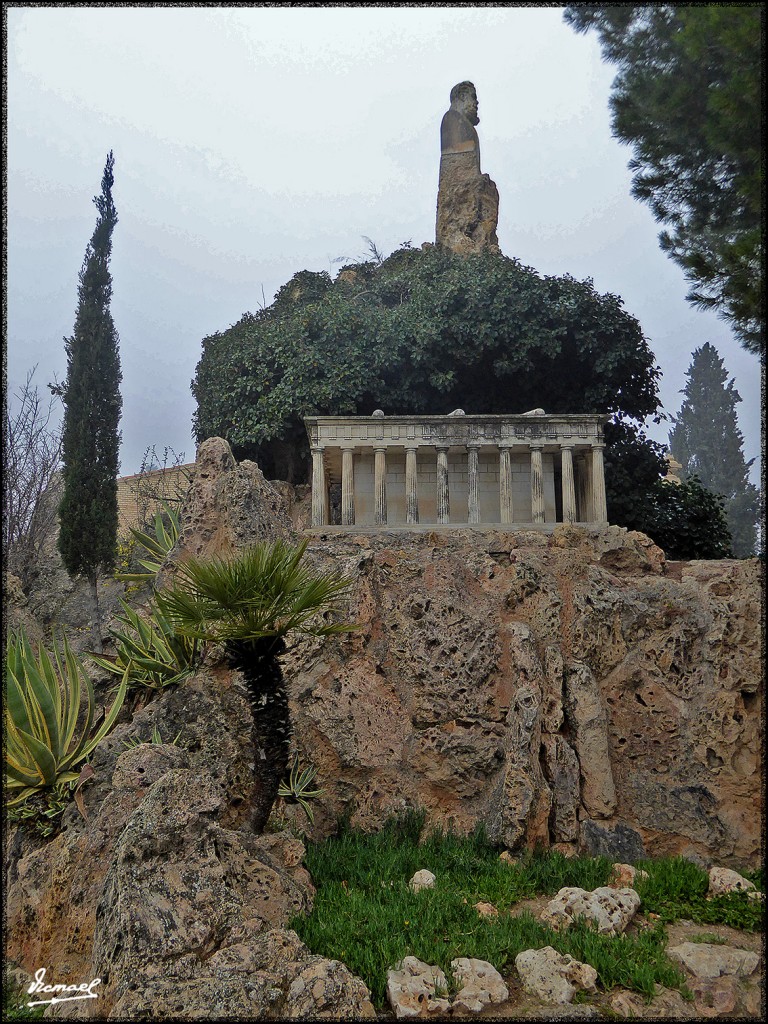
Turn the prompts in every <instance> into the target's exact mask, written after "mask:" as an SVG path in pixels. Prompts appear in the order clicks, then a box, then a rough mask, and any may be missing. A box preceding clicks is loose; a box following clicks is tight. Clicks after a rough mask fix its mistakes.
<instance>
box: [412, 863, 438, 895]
mask: <svg viewBox="0 0 768 1024" xmlns="http://www.w3.org/2000/svg"><path fill="white" fill-rule="evenodd" d="M408 887H409V888H410V889H411V891H412V892H421V890H422V889H434V887H435V876H434V875H433V874H432V872H431V871H427V870H426V868H424V869H422V870H421V871H417V872H416V873H415V874H414V876H413V878H412V879H411V880H410V882H409V883H408Z"/></svg>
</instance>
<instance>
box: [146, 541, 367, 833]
mask: <svg viewBox="0 0 768 1024" xmlns="http://www.w3.org/2000/svg"><path fill="white" fill-rule="evenodd" d="M306 547H307V542H306V541H303V542H302V543H300V544H298V545H294V544H288V543H286V542H285V541H281V540H278V541H275V542H274V543H262V544H257V545H254V546H253V547H251V548H248V549H246V550H244V551H242V552H240V553H238V554H236V555H232V556H231V557H227V558H214V559H211V560H210V561H201V560H200V559H196V558H189V559H187V560H185V561H181V562H179V563H178V564H177V566H176V570H177V573H176V579H175V582H174V584H173V585H171V586H169V587H168V588H166V589H165V590H163V591H160V592H159V593H158V594H157V595H156V598H155V599H156V602H157V606H158V608H159V609H160V611H161V613H162V614H163V616H164V617H165V618H166V619H167V621H168V622H169V623H170V624H171V625H172V627H173V628H174V630H175V631H176V632H177V633H179V634H181V635H183V636H188V637H190V638H193V639H197V640H201V641H209V642H215V643H222V644H223V645H224V649H225V651H226V654H227V657H228V658H229V661H230V664H231V665H232V667H234V668H237V669H239V670H240V671H241V672H242V674H243V677H244V679H245V682H246V686H247V689H248V696H249V700H250V703H251V709H252V712H253V718H254V730H255V745H256V750H257V758H258V762H259V768H260V769H261V770H260V771H259V772H257V780H256V791H255V793H254V823H253V824H254V829H255V830H256V831H257V832H261V831H263V829H264V827H265V825H266V823H267V819H268V818H269V814H270V811H271V810H272V805H273V804H274V802H275V798H276V796H277V791H278V787H279V785H280V781H281V779H282V778H283V777H284V775H285V773H286V768H287V765H288V748H289V741H290V736H291V720H290V710H289V707H288V694H287V691H286V688H285V681H284V679H283V672H282V667H281V664H280V656H281V655H282V654H283V653H284V652H285V650H286V637H287V636H288V635H289V634H293V633H303V634H308V635H310V636H330V635H332V634H335V633H342V632H347V631H349V630H351V629H354V628H355V627H354V626H353V625H351V624H350V623H348V622H344V621H339V620H338V619H337V618H335V615H336V613H338V612H339V607H338V604H337V602H338V600H339V599H340V598H342V597H343V596H344V595H345V594H347V593H348V591H349V588H350V586H351V583H352V581H351V580H350V579H349V578H347V577H345V576H342V575H340V574H338V573H334V572H329V573H320V572H317V571H316V570H314V569H312V568H311V567H310V566H307V565H302V564H301V561H302V558H303V557H304V552H305V551H306Z"/></svg>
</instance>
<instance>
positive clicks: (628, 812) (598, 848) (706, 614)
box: [285, 526, 762, 867]
mask: <svg viewBox="0 0 768 1024" xmlns="http://www.w3.org/2000/svg"><path fill="white" fill-rule="evenodd" d="M309 557H311V558H313V559H314V560H315V561H316V563H317V565H318V566H320V567H330V566H331V565H333V566H334V567H336V568H341V569H343V570H345V571H347V572H348V573H350V574H351V575H352V576H353V577H354V578H355V587H354V593H353V596H352V600H351V604H350V614H351V617H352V618H353V619H354V620H356V621H357V622H358V623H359V624H360V627H361V628H360V630H359V632H357V633H355V634H352V635H350V636H348V637H346V638H343V639H334V640H332V641H328V642H325V643H322V644H321V643H320V642H317V641H302V642H301V643H299V644H297V645H296V646H295V647H294V648H293V650H292V652H290V653H289V654H288V655H287V657H286V659H285V665H286V673H287V677H288V678H289V680H290V683H291V692H292V695H293V700H292V714H293V718H294V723H295V732H296V741H297V744H298V746H299V747H300V748H301V749H302V751H303V755H302V756H303V757H304V758H305V759H306V760H308V761H310V762H312V763H314V764H316V765H317V767H318V769H319V776H318V778H319V781H320V784H322V785H323V786H324V787H325V790H326V795H325V797H324V806H323V807H322V808H321V813H320V814H319V815H318V827H319V831H322V830H323V828H324V827H325V828H326V829H329V828H330V827H331V824H332V822H334V821H335V818H336V815H337V814H338V813H341V812H342V811H344V810H346V809H347V808H352V809H354V820H355V821H356V822H358V823H360V824H362V825H364V826H366V827H372V828H375V827H376V826H377V825H378V824H380V823H381V821H382V820H383V819H384V818H385V817H386V816H387V815H388V814H391V813H392V812H394V811H397V810H398V809H399V808H401V807H403V806H404V805H419V806H422V807H425V808H426V809H427V810H428V812H429V813H430V815H431V816H432V817H433V818H434V819H435V820H436V821H440V822H442V823H446V822H447V821H449V820H451V821H453V823H454V825H455V826H456V827H459V828H465V829H471V828H472V827H473V826H474V825H475V824H476V823H477V822H478V821H483V822H485V824H486V826H487V827H488V830H489V832H490V834H491V835H492V837H493V838H494V839H496V840H498V841H500V842H503V843H504V844H505V845H506V846H508V847H510V848H511V849H514V848H516V847H520V846H523V845H525V844H532V843H534V842H536V841H541V842H544V843H545V844H554V843H571V844H578V845H579V847H580V848H581V849H583V850H586V851H588V852H590V853H602V854H608V855H610V856H612V857H613V858H614V859H616V860H621V861H626V862H631V861H633V860H636V859H637V858H638V857H641V856H643V855H644V854H648V855H662V854H675V853H686V854H688V855H697V854H698V855H699V856H700V857H701V858H702V859H703V860H704V861H705V862H706V861H709V862H711V860H712V859H713V858H714V857H717V859H718V861H719V863H727V864H729V865H732V866H735V867H738V866H740V865H742V866H743V865H746V864H749V863H755V862H756V860H757V857H758V851H759V844H760V839H759V836H760V807H761V805H760V793H761V786H760V773H761V750H760V724H759V723H760V720H761V708H762V675H761V673H762V669H761V663H760V651H759V635H760V630H759V622H760V576H759V571H760V570H759V563H757V562H756V561H751V560H750V561H731V560H728V561H719V562H690V563H670V564H667V563H665V561H664V557H663V553H662V552H661V551H660V550H659V549H658V548H656V547H655V546H654V545H653V544H652V543H651V542H650V541H649V540H648V538H647V537H644V536H643V535H642V534H633V533H628V532H627V531H625V530H622V529H620V528H618V527H610V528H608V529H605V530H591V531H588V530H585V529H582V528H574V527H566V526H561V527H557V528H556V529H555V531H554V533H553V534H552V535H551V536H549V537H547V536H545V535H542V534H540V533H532V532H531V533H505V532H503V531H501V530H492V529H491V530H480V529H477V530H470V529H464V530H459V529H456V530H441V531H437V530H436V531H433V532H427V531H424V532H410V533H406V532H397V531H386V530H382V531H381V532H380V533H373V532H368V533H366V534H362V533H361V534H359V535H355V534H354V533H351V532H350V533H343V534H342V533H335V534H334V533H330V532H328V533H326V534H322V533H320V532H319V531H317V532H316V534H315V536H314V538H313V539H312V541H311V543H310V548H309ZM323 811H324V813H322V812H323Z"/></svg>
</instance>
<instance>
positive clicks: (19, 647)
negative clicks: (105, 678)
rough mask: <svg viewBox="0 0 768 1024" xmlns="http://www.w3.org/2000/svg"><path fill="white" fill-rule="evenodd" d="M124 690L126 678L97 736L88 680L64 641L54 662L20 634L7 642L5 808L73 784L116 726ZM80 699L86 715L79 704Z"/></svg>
mask: <svg viewBox="0 0 768 1024" xmlns="http://www.w3.org/2000/svg"><path fill="white" fill-rule="evenodd" d="M127 686H128V679H127V674H124V675H123V678H122V680H121V682H120V686H119V687H118V690H117V694H116V696H115V699H114V703H113V704H112V707H111V708H110V710H109V712H108V714H107V715H106V717H105V718H104V721H103V722H102V723H101V725H100V726H99V728H98V729H97V730H96V732H93V726H94V722H95V720H96V711H97V707H96V700H95V697H94V693H93V686H92V684H91V680H90V678H89V676H88V674H87V673H86V671H85V669H84V668H83V665H82V662H81V661H80V659H79V658H78V657H77V656H76V655H75V653H74V652H73V651H72V649H71V648H70V646H69V643H68V642H67V639H66V637H64V644H63V652H62V651H61V650H60V649H59V647H58V645H57V644H56V642H55V640H54V644H53V657H51V655H49V654H48V652H47V651H46V650H45V649H44V648H41V649H40V651H39V653H38V654H37V655H35V653H34V651H33V650H32V647H31V645H30V643H29V641H28V640H27V637H26V635H25V634H24V632H23V631H21V632H19V633H18V634H16V635H15V636H12V637H11V638H10V639H9V641H8V647H7V652H6V673H5V734H6V746H5V786H6V789H7V790H8V791H9V796H10V799H9V801H8V806H9V807H13V806H15V805H17V804H19V803H22V802H23V801H24V800H26V799H27V797H29V796H31V795H32V794H33V793H36V792H37V791H38V790H41V789H44V788H45V787H49V786H51V787H52V786H57V785H61V784H63V783H67V782H73V781H75V780H76V779H77V778H78V775H79V771H78V770H76V769H77V768H78V766H79V765H81V764H82V763H83V762H84V761H85V760H86V758H88V757H89V756H90V754H91V753H92V751H93V750H94V749H95V747H96V746H98V744H99V743H100V742H101V741H102V739H103V738H104V737H105V736H106V735H107V733H108V732H109V730H110V729H111V728H112V726H113V725H114V724H115V720H116V718H117V715H118V713H119V711H120V708H121V707H122V704H123V700H124V698H125V693H126V688H127ZM83 693H84V694H85V698H86V700H85V713H84V715H82V714H81V711H80V700H81V696H82V694H83Z"/></svg>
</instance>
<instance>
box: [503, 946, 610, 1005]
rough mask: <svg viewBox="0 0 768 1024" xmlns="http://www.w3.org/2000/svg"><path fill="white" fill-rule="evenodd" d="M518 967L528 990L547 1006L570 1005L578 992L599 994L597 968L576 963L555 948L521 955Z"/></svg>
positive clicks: (524, 952) (528, 950) (550, 947)
mask: <svg viewBox="0 0 768 1024" xmlns="http://www.w3.org/2000/svg"><path fill="white" fill-rule="evenodd" d="M515 967H516V968H517V971H518V973H519V975H520V977H521V979H522V982H523V987H524V988H525V990H526V991H527V992H530V993H531V994H532V995H535V996H537V997H538V998H539V999H541V1000H542V1001H543V1002H545V1003H554V1004H562V1003H570V1002H571V1000H572V999H573V997H574V996H575V995H576V993H577V992H580V991H581V992H595V991H596V990H597V985H596V982H597V971H596V970H595V969H594V967H590V965H589V964H583V963H580V962H579V961H578V960H574V959H573V957H571V956H569V955H568V954H567V953H566V954H561V953H558V952H557V951H556V950H554V949H553V948H552V946H544V948H543V949H526V950H524V951H523V952H522V953H518V955H517V956H516V957H515Z"/></svg>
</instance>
